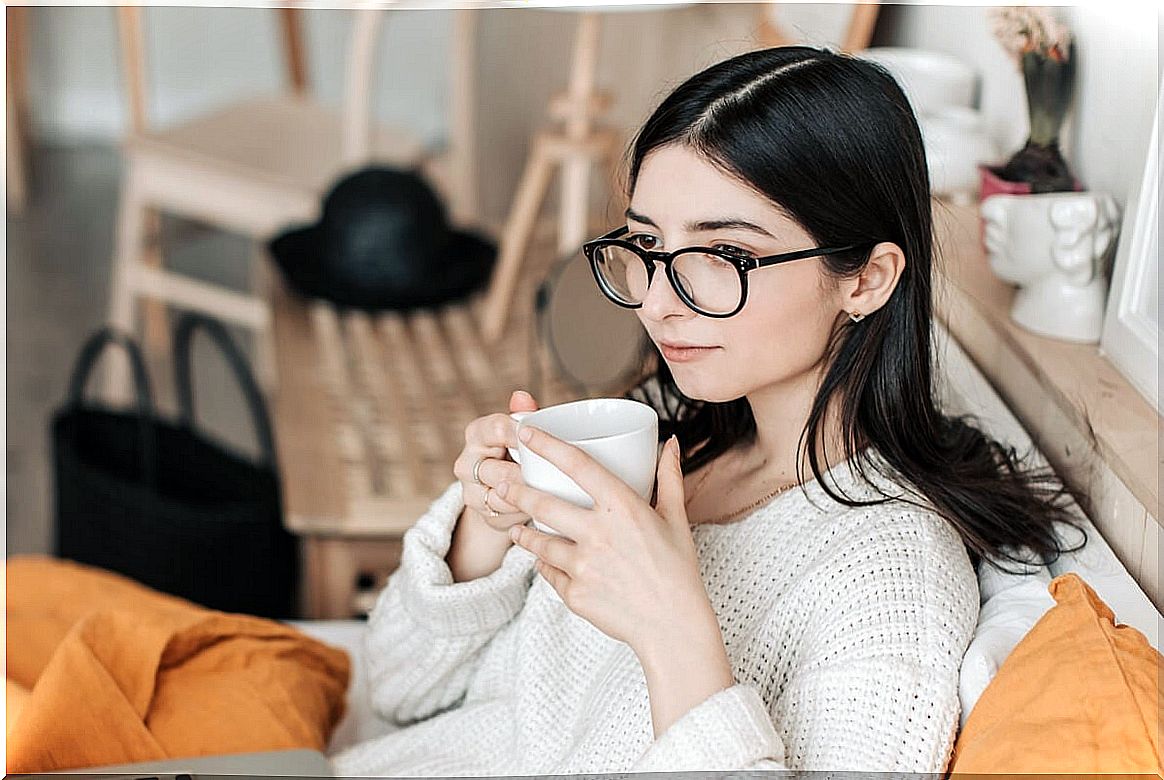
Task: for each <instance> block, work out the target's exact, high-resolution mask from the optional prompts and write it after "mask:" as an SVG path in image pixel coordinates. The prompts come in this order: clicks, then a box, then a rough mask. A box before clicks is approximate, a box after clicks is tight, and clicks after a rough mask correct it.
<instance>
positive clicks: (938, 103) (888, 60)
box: [854, 46, 978, 115]
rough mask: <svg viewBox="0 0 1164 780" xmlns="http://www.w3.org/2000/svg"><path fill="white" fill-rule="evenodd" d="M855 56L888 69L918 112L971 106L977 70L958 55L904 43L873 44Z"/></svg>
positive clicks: (925, 112) (976, 81) (923, 112)
mask: <svg viewBox="0 0 1164 780" xmlns="http://www.w3.org/2000/svg"><path fill="white" fill-rule="evenodd" d="M854 56H857V57H860V58H861V59H865V60H870V61H872V62H876V63H877V64H878V65H881V66H882V67H884V68H885V69H886V70H887V71H889V73H890V74H891V75H892V76H893V77H894V78H895V79H897V83H898V84H900V85H901V89H902V91H903V92H905V95H906V97H908V98H909V102H910V104H911V105H913V109H914V111H915V112H916V113H917V114H918V115H921V114H930V113H934V112H936V111H939V110H941V109H942V108H943V107H946V106H962V107H965V108H972V107H973V105H974V89H975V87H976V86H977V83H978V73H977V72H976V71H975V70H974V68H972V67H971V66H969V65H967V64H966V63H964V62H962V61H961V60H959V59H958V58H957V57H954V56H951V55H949V54H946V53H944V52H940V51H929V50H926V49H913V48H909V47H907V46H872V47H870V48H868V49H864V50H862V51H859V52H856V53H855V55H854Z"/></svg>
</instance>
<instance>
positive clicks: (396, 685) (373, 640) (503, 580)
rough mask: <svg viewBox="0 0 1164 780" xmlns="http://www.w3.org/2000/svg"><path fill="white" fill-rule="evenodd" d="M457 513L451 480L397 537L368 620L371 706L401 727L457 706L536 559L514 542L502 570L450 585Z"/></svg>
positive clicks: (457, 491) (518, 601)
mask: <svg viewBox="0 0 1164 780" xmlns="http://www.w3.org/2000/svg"><path fill="white" fill-rule="evenodd" d="M462 508H463V503H462V496H461V484H460V483H459V482H454V483H453V484H452V485H451V486H450V487H449V488H448V489H446V490H445V492H444V493H443V494H442V495H441V496H440V497H439V498H437V499H436V501H434V502H433V503H432V505H431V506H430V508H429V510H428V511H427V512H426V513H425V514H424V515H422V516H421V518H420V519H419V520H417V521H416V523H415V524H414V525H413V526H412V528H410V529H409V530H408V531H407V532H406V533H405V534H404V542H403V549H402V554H401V562H400V567H399V568H398V569H397V570H396V571H395V572H393V573H392V575H391V576H390V577H389V579H388V582H387V584H386V585H385V586H384V589H383V590H382V591H381V593H380V595H379V596H378V597H377V599H376V604H375V606H374V607H373V609H372V611H371V613H370V614H369V615H368V633H367V635H366V638H365V648H364V649H365V657H366V658H367V659H368V660H367V663H368V678H369V684H370V687H371V692H370V693H371V696H370V698H371V705H372V708H373V710H374V711H375V712H376V713H377V714H378V715H380V716H381V717H382V718H384V719H386V720H388V721H389V722H391V723H392V724H394V725H395V726H398V727H403V726H407V725H410V724H412V723H416V722H418V721H421V720H424V719H426V718H428V717H431V716H433V715H435V714H437V713H439V712H441V711H443V710H447V709H451V708H453V707H456V706H457V705H459V704H460V702H461V700H462V699H463V697H464V695H465V692H466V690H467V688H468V684H469V680H470V678H471V677H472V675H473V672H474V670H475V668H476V664H477V661H478V660H479V658H480V655H481V651H482V648H484V647H485V645H486V644H488V643H489V641H490V640H491V639H492V638H493V637H494V636H495V635H496V634H497V633H498V632H499V631H500V630H501V629H502V628H503V627H504V626H506V625H507V624H508V623H509V622H510V621H511V620H512V619H513V618H514V616H516V615H517V613H518V612H519V611H520V610H521V608H522V606H523V605H524V603H525V598H526V594H527V593H528V591H529V587H530V583H531V581H532V579H533V573H534V565H533V564H534V561H535V560H536V558H535V556H534V555H533V554H532V553H530V552H529V551H527V550H524V549H522V548H520V547H517V546H516V545H515V546H513V547H510V548H509V550H508V551H507V552H506V554H505V558H504V559H503V561H502V563H501V567H500V568H499V569H497V570H496V571H494V572H493V573H491V574H488V575H486V576H484V577H479V578H477V579H474V580H469V581H466V582H453V575H452V572H451V571H450V570H449V566H448V564H447V563H446V562H445V555H446V554H447V553H448V551H449V547H450V546H451V544H452V532H453V528H454V526H455V525H456V522H457V518H458V516H459V515H460V513H461V509H462Z"/></svg>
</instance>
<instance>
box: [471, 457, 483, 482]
mask: <svg viewBox="0 0 1164 780" xmlns="http://www.w3.org/2000/svg"><path fill="white" fill-rule="evenodd" d="M484 462H485V458H477V462H476V463H474V464H473V481H474V482H476V483H477V484H478V485H484V484H485V483H484V482H482V481H481V464H482V463H484Z"/></svg>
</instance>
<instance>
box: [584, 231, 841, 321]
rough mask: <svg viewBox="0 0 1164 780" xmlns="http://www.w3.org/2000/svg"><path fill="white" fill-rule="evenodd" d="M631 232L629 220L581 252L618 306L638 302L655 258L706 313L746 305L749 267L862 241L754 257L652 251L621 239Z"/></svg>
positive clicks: (697, 250) (682, 294)
mask: <svg viewBox="0 0 1164 780" xmlns="http://www.w3.org/2000/svg"><path fill="white" fill-rule="evenodd" d="M628 232H630V228H628V227H626V226H625V225H624V226H623V227H620V228H617V229H615V230H613V231H611V232H610V233H607V234H606V235H604V236H602V237H601V238H596V239H594V240H593V241H587V242H586V243H584V244H583V245H582V252H583V253H584V254H585V255H586V259H587V260H589V261H590V270H591V271H593V272H594V280H595V281H596V282H598V287H599V289H601V290H602V292H603V294H604V295H606V297H607V298H609V299H610V300H611V301H613V302H614V303H617V304H618V305H619V306H623V307H625V308H628V309H637V308H639V307H640V306H642V305H643V299H644V298H645V297H646V295H647V290H648V289H650V286H651V279H652V278H654V275H655V263H656V262H661V263H663V265H664V266H665V267H666V269H667V279H668V280H669V281H670V282H671V287H672V288H674V290H675V292H676V294H678V296H679V298H680V299H682V301H683V302H684V303H685V304H687V306H688V307H689V308H691V309H692V310H693V311H695V312H697V313H698V314H702V315H704V316H705V317H731V316H732V315H733V314H736V313H737V312H739V310H740V309H742V308H744V302H745V301H746V300H747V298H748V272H749V271H754V270H756V269H757V268H763V267H764V266H768V265H776V264H778V263H789V262H792V261H793V260H803V259H804V258H806V257H819V256H821V255H831V254H836V253H837V252H846V251H848V250H850V249H856V248H857V247H858V246H859V245H858V244H850V245H848V246H841V247H817V248H814V249H801V250H798V251H796V252H785V253H783V254H779V255H768V256H766V257H751V256H750V255H746V254H736V253H734V252H731V251H729V250H726V249H717V248H714V247H703V246H696V247H684V248H683V249H676V250H675V251H674V252H652V251H651V250H649V249H643V248H642V247H639V246H635V245H634V244H632V243H631V242H629V241H622V240H619V236H621V235H624V234H625V233H628Z"/></svg>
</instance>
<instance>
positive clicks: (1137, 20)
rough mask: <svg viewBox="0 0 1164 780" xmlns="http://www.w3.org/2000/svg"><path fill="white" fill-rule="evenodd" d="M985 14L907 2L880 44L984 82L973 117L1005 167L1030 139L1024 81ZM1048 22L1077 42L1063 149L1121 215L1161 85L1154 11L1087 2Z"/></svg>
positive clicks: (1081, 174)
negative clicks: (961, 67) (952, 63)
mask: <svg viewBox="0 0 1164 780" xmlns="http://www.w3.org/2000/svg"><path fill="white" fill-rule="evenodd" d="M986 10H987V7H986V6H933V5H928V6H926V5H920V4H912V3H908V4H906V5H904V6H902V7H899V8H898V9H896V13H895V14H894V19H895V25H894V29H893V30H892V33H891V35H890V37H889V39H888V40H886V43H887V44H889V45H894V46H916V47H919V48H925V49H934V50H937V51H941V52H945V53H947V54H950V55H953V56H955V57H958V58H959V59H961V60H962V61H964V62H966V63H968V64H969V65H971V66H973V67H974V68H976V69H977V70H978V72H979V73H980V75H981V77H982V81H981V89H980V100H979V105H978V107H979V109H980V110H981V111H982V112H983V113H984V115H985V118H986V123H987V128H988V130H989V132H990V133H991V136H992V137H993V139H994V141H995V142H996V145H997V148H999V149H1000V150H1003V151H1004V152H1005V153H1004V154H1003V155H1002V159H1001V160H1000V162H1001V161H1002V160H1005V159H1006V158H1007V157H1009V156H1010V155H1011V154H1013V153H1014V152H1016V151H1018V150H1019V149H1020V148H1022V145H1023V143H1024V142H1025V141H1026V138H1027V132H1028V129H1029V128H1028V119H1027V109H1026V96H1025V91H1024V87H1023V80H1022V75H1021V73H1019V71H1018V70H1017V69H1016V67H1015V65H1014V64H1013V62H1012V61H1011V60H1010V59H1009V58H1008V57H1007V56H1006V53H1005V52H1004V51H1003V49H1002V47H1001V46H1000V45H999V44H998V42H997V41H996V40H995V38H994V36H993V34H992V32H991V28H990V22H989V19H988V18H987V15H986ZM1055 13H1057V14H1059V16H1060V18H1061V19H1062V20H1063V21H1064V22H1066V23H1067V24H1068V25H1069V26H1070V27H1071V29H1072V30H1073V31H1074V33H1075V37H1076V44H1075V45H1076V52H1077V57H1078V66H1077V70H1076V80H1077V81H1076V91H1075V100H1074V102H1073V104H1072V109H1071V112H1070V113H1069V114H1068V116H1067V119H1066V121H1065V123H1064V132H1063V134H1062V137H1061V138H1060V148H1061V149H1062V150H1063V155H1064V157H1065V158H1066V160H1067V162H1068V164H1070V165H1071V167H1072V169H1073V170H1074V171H1075V175H1076V176H1078V177H1079V179H1080V180H1082V182H1083V184H1084V186H1085V187H1087V188H1088V189H1091V190H1103V191H1107V192H1110V193H1111V194H1112V196H1113V197H1115V199H1116V201H1117V202H1118V203H1119V204H1120V206H1121V208H1122V207H1123V206H1124V205H1125V203H1126V202H1127V196H1128V191H1129V190H1130V188H1132V187H1133V186H1134V185H1135V184H1136V183H1137V182H1139V179H1140V177H1141V176H1142V175H1143V171H1144V167H1143V166H1144V159H1145V154H1146V152H1147V148H1148V138H1149V136H1150V134H1151V131H1152V118H1153V116H1154V113H1153V112H1154V110H1155V96H1156V93H1157V88H1158V87H1157V85H1158V84H1159V79H1160V65H1159V58H1158V30H1159V24H1160V13H1159V11H1158V10H1157V9H1156V8H1154V7H1153V4H1152V3H1145V4H1130V3H1110V4H1104V5H1100V4H1097V3H1086V4H1080V5H1075V6H1070V7H1064V8H1057V9H1055Z"/></svg>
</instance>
